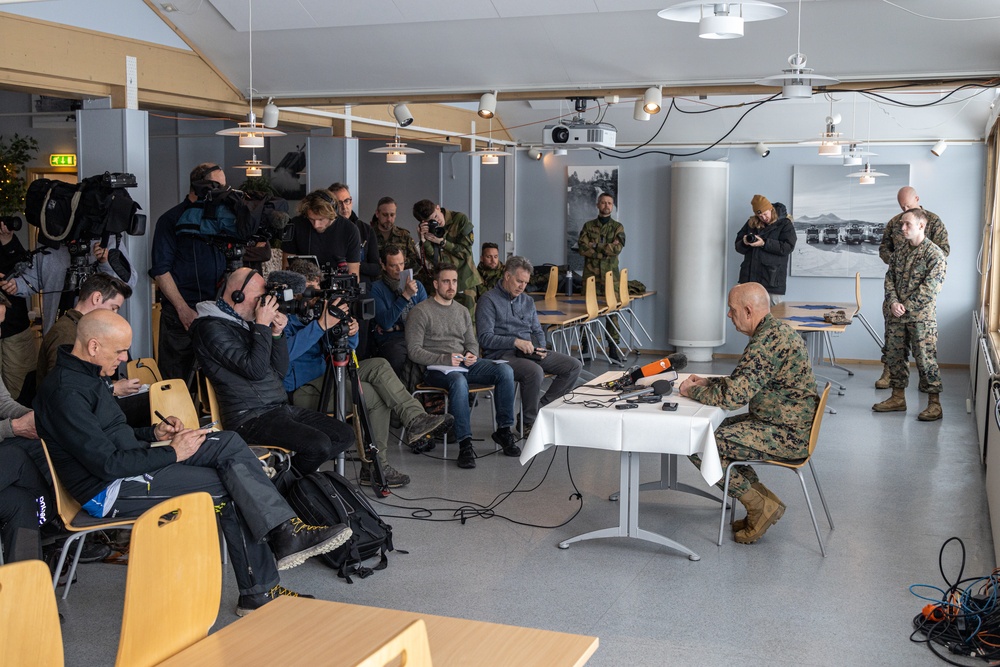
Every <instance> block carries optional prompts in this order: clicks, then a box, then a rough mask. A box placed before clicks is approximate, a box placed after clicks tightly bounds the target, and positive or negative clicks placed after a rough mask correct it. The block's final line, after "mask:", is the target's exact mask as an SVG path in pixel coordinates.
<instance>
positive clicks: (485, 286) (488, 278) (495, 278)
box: [476, 262, 503, 299]
mask: <svg viewBox="0 0 1000 667" xmlns="http://www.w3.org/2000/svg"><path fill="white" fill-rule="evenodd" d="M476 270H477V271H479V277H480V278H482V279H483V282H482V284H481V285H476V298H477V299H478V298H479V297H481V296H482V295H484V294H486V293H487V292H489V291H490V290H491V289H493V287H494V286H495V285H496V284H497V283H498V282H500V276H502V275H503V264H500V265H499V266H497V268H495V269H490V268H487V267H486V266H485V265H484V264H483V263H482V262H479V266H477V267H476Z"/></svg>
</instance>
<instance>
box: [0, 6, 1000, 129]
mask: <svg viewBox="0 0 1000 667" xmlns="http://www.w3.org/2000/svg"><path fill="white" fill-rule="evenodd" d="M157 4H159V3H157ZM171 4H172V5H174V6H175V7H176V8H177V10H178V11H175V12H172V13H168V14H166V16H167V17H168V18H169V19H170V20H171V21H172V22H173V23H174V24H175V25H176V26H177V28H178V29H179V30H180V31H181V32H182V33H183V34H184V35H185V36H186V37H187V39H189V40H190V41H191V42H192V43H193V44H195V45H196V46H197V48H198V49H199V50H200V51H201V52H202V53H203V54H204V55H205V57H206V58H207V59H209V60H210V61H211V62H212V63H213V64H214V65H215V66H216V67H217V68H218V69H219V70H220V71H221V72H222V73H223V74H224V75H225V76H227V77H228V78H229V79H230V80H231V81H232V82H233V83H234V85H236V86H237V87H239V88H240V89H243V90H246V89H247V88H248V87H249V78H250V66H249V61H248V56H249V52H250V46H249V41H250V33H249V32H248V27H249V24H250V22H249V11H248V9H249V6H250V5H249V0H171ZM671 4H676V2H675V0H363V1H359V0H253V6H252V11H253V14H252V17H253V85H254V88H255V90H256V95H259V96H274V97H276V98H278V101H279V103H280V98H282V97H286V98H290V97H295V98H301V97H312V96H320V97H321V96H337V97H345V96H347V97H350V96H371V95H376V96H385V97H386V99H387V100H392V101H397V100H406V99H407V98H408V97H413V96H417V95H420V94H428V93H446V94H449V95H450V96H454V97H455V98H456V99H465V100H468V99H470V96H478V95H479V94H480V93H482V92H484V91H486V90H491V89H497V90H499V99H500V106H499V109H498V116H499V118H501V119H503V122H504V125H506V126H507V127H513V126H521V125H525V127H524V128H523V129H521V128H515V129H513V130H511V133H512V135H513V136H515V137H516V138H518V139H520V140H522V141H524V142H526V143H527V142H531V141H536V142H537V139H538V135H539V134H540V130H539V128H538V127H536V126H537V125H538V124H540V123H544V121H545V119H547V118H549V117H553V116H557V115H559V110H558V108H557V109H554V110H553V109H545V108H533V106H532V105H530V104H528V103H527V102H525V101H509V100H508V101H506V102H505V101H504V93H505V91H507V92H508V93H510V92H512V91H519V92H532V91H552V90H560V91H567V92H566V95H567V96H570V95H571V92H570V91H572V90H577V89H588V90H590V89H594V88H608V89H614V88H636V87H645V86H648V85H656V84H659V85H666V86H678V85H683V86H704V85H721V84H752V82H753V81H755V80H757V79H760V78H762V77H765V76H769V75H772V74H778V73H780V71H781V69H783V68H786V67H788V65H787V58H788V56H789V55H790V54H792V53H794V52H795V51H796V25H797V21H798V20H799V10H798V3H797V2H783V1H778V2H776V3H775V4H779V5H781V6H783V7H785V8H786V9H787V10H788V14H787V15H785V16H784V17H782V18H779V19H774V20H770V21H760V22H753V23H747V25H746V36H745V37H743V38H742V39H735V40H704V39H700V38H699V37H698V35H697V25H695V24H689V23H677V22H673V21H665V20H662V19H659V18H658V17H657V16H656V12H657V11H658V10H659V9H662V8H664V7H666V6H669V5H671ZM70 7H72V11H69V8H70ZM125 8H127V12H126V11H125ZM904 8H905V9H904ZM906 10H910V11H906ZM3 11H12V12H16V13H22V14H26V15H31V16H36V17H38V18H44V19H47V20H53V21H57V22H63V23H70V24H74V25H75V24H78V23H83V20H82V19H81V18H80V17H81V16H86V17H87V23H86V24H85V25H84V27H89V28H92V29H101V28H94V26H93V24H95V23H96V24H97V25H101V26H104V28H103V29H104V30H105V31H107V32H113V33H114V34H124V35H125V36H129V37H133V38H136V39H146V40H147V41H154V42H159V43H165V42H166V41H167V40H168V39H169V38H168V36H167V35H165V34H164V33H163V32H162V31H161V30H160V29H158V28H157V26H156V21H155V20H151V18H152V19H155V14H154V12H153V11H152V10H150V9H149V8H148V7H146V5H145V4H144V3H143V2H142V0H48V1H45V2H31V3H26V4H19V5H7V6H4V8H3ZM910 12H916V13H918V14H924V15H927V16H932V17H936V19H941V20H935V19H932V18H921V17H918V16H915V15H914V14H913V13H910ZM138 15H143V18H141V19H139V18H135V19H134V20H130V21H122V20H120V17H122V16H138ZM944 19H947V20H944ZM969 19H975V20H969ZM801 24H802V32H801V50H802V52H803V53H805V54H806V55H807V56H808V59H809V62H808V66H810V67H813V68H814V69H815V70H816V72H817V73H818V74H823V75H827V76H834V77H837V78H839V79H841V80H842V81H844V82H861V81H891V80H899V79H921V80H934V79H938V78H944V79H949V78H955V77H966V76H970V77H985V76H993V75H995V74H996V73H997V72H998V70H1000V40H998V39H997V34H998V33H1000V2H998V1H997V0H961V1H958V0H953V1H952V2H941V1H940V0H894V2H888V1H886V0H809V1H806V2H803V3H802V5H801ZM160 26H161V27H162V24H160ZM167 32H169V30H168V31H167ZM172 39H174V40H176V38H175V37H174V38H172ZM171 45H174V44H171ZM141 68H142V64H141V63H140V77H141ZM951 87H952V86H951V85H950V84H949V85H942V86H940V90H941V91H945V90H950V89H951ZM774 91H775V89H767V88H763V87H762V88H760V95H759V98H763V97H765V96H767V95H769V94H771V93H773V92H774ZM975 92H977V91H975V90H973V91H968V92H962V93H959V94H957V95H955V96H953V97H952V98H950V99H949V101H950V102H954V104H949V105H944V106H940V107H933V108H929V109H926V110H923V111H919V112H914V111H909V110H905V109H903V108H901V107H899V106H896V105H893V104H888V103H885V101H880V103H879V104H878V105H875V108H874V109H873V111H872V113H871V119H872V134H873V137H880V138H883V139H887V140H924V139H931V138H934V137H937V136H950V137H955V138H965V139H974V138H981V137H982V134H983V126H984V123H985V119H986V115H987V114H988V109H989V105H990V103H991V102H992V101H993V95H992V91H987V92H986V93H984V94H981V95H979V96H978V97H976V98H974V99H971V100H970V99H969V97H970V96H971V95H972V94H973V93H975ZM892 97H893V98H894V99H897V100H899V99H906V100H907V101H911V102H912V101H917V100H924V101H929V100H932V99H935V98H936V97H940V94H935V95H932V96H931V97H929V98H928V97H923V98H918V97H916V96H914V95H901V94H893V95H892ZM836 98H837V99H838V100H840V101H838V102H837V106H838V110H839V111H840V113H841V114H842V115H843V116H844V119H845V121H844V124H842V126H841V128H840V129H842V130H844V131H846V132H848V133H852V132H853V133H854V134H855V135H857V134H858V133H857V131H856V130H854V127H853V125H852V124H851V119H852V116H854V115H855V113H856V115H857V119H858V121H857V124H858V126H859V127H860V128H861V132H860V134H861V137H862V138H864V136H865V135H866V132H865V130H866V129H867V113H868V105H869V102H868V101H867V100H866V99H861V100H859V101H857V102H856V103H855V101H854V96H853V95H851V94H847V93H838V94H837V95H836ZM689 100H690V101H687V102H679V105H680V106H681V107H682V108H687V109H696V108H707V107H706V106H705V105H706V104H709V105H718V104H721V103H723V102H724V100H722V99H721V98H717V97H714V96H712V97H709V98H708V99H707V100H702V101H699V100H698V99H697V97H696V96H694V97H691V98H689ZM742 101H745V99H744V100H742ZM534 106H535V107H538V106H544V105H534ZM745 110H746V109H745V108H743V109H739V110H733V111H725V112H719V113H713V114H705V116H706V117H711V123H706V122H698V120H697V119H694V118H687V117H682V116H681V114H679V113H677V112H674V116H675V117H672V118H671V119H670V121H669V122H668V123H667V126H666V127H665V129H664V133H663V134H661V135H660V136H659V137H658V138H657V143H670V142H674V143H681V144H683V143H692V142H693V143H697V142H702V141H709V140H714V139H717V138H718V137H719V136H720V135H721V131H720V128H723V129H728V128H729V126H731V125H732V124H733V123H735V121H736V119H737V118H738V116H739V115H740V114H741V113H742V112H743V111H745ZM765 110H766V111H767V113H765ZM773 110H778V111H773ZM564 111H567V112H568V111H569V109H568V108H565V107H564ZM828 112H829V101H828V100H826V99H824V98H823V96H822V95H815V96H814V97H813V100H811V101H807V102H805V103H802V102H792V101H787V100H786V101H783V102H781V103H780V105H779V104H769V105H767V107H766V108H765V109H761V110H759V111H756V112H754V113H751V114H750V115H749V116H748V117H747V119H746V120H745V121H744V122H743V124H741V125H740V126H739V127H738V128H737V131H736V132H734V134H733V135H731V136H730V137H729V138H728V139H729V140H730V141H750V140H753V139H755V138H757V137H763V138H768V139H770V140H772V141H794V140H801V139H808V138H811V137H812V136H814V135H815V134H816V133H818V132H819V131H821V130H822V123H823V118H824V117H825V116H826V114H827V113H828ZM596 114H597V111H596V110H594V111H592V112H591V113H590V114H589V116H591V117H596ZM662 117H663V115H662V114H661V115H660V116H654V117H653V121H652V122H650V123H638V122H636V121H633V120H631V104H621V105H619V106H617V107H612V109H611V110H609V112H608V114H607V118H606V120H609V121H610V122H612V123H614V124H616V125H617V126H618V128H619V141H621V142H623V143H637V142H640V141H645V140H646V139H648V138H649V137H650V135H652V134H653V133H654V132H655V129H656V127H658V125H659V122H661V121H662ZM766 118H772V120H770V121H766V120H765V119H766ZM777 118H780V120H774V119H777ZM387 120H388V118H387ZM418 124H419V120H418ZM709 126H710V128H709ZM684 128H687V130H686V131H685V129H684ZM483 129H484V128H483V126H482V125H480V126H479V130H480V131H482V130H483ZM772 135H773V136H772Z"/></svg>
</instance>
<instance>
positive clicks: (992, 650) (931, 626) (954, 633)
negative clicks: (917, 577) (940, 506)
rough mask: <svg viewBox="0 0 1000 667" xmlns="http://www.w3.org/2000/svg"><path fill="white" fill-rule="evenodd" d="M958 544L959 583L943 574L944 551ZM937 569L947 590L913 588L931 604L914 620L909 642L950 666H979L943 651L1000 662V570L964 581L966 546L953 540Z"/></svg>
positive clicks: (949, 540) (912, 587)
mask: <svg viewBox="0 0 1000 667" xmlns="http://www.w3.org/2000/svg"><path fill="white" fill-rule="evenodd" d="M953 541H954V542H957V543H958V545H959V546H960V547H961V548H962V562H961V566H960V567H959V570H958V578H957V579H956V581H954V582H952V581H949V579H948V576H947V575H946V574H945V572H944V564H943V562H942V559H943V557H944V550H945V547H947V546H948V544H949V543H950V542H953ZM938 569H939V570H940V572H941V577H942V579H944V582H945V584H947V586H948V587H947V588H945V589H942V588H940V587H938V586H933V585H931V584H913V585H911V586H910V592H911V593H913V594H914V595H915V596H917V597H918V598H920V599H922V600H927V602H928V604H927V605H926V606H925V607H924V608H923V610H922V611H921V612H920V613H919V614H917V615H916V616H915V617H914V618H913V627H914V630H913V633H912V634H911V635H910V641H912V642H916V643H921V644H926V645H927V648H928V649H929V650H930V652H931V653H933V654H934V655H936V656H937V657H939V658H941V660H943V661H944V662H946V663H948V664H949V665H959V666H963V665H969V664H978V663H974V662H971V661H968V660H967V661H965V662H956V661H954V660H953V659H951V658H949V657H948V656H947V655H946V654H945V651H942V650H941V648H939V647H944V648H945V649H947V651H948V652H950V653H952V654H954V655H955V656H966V657H969V658H978V659H980V660H985V661H997V660H1000V606H998V604H997V595H998V591H997V588H998V586H1000V569H995V570H993V572H992V573H990V574H989V575H988V576H985V577H976V578H970V579H962V574H963V572H964V571H965V544H964V543H963V542H962V540H961V539H959V538H958V537H951V538H948V539H947V540H945V542H944V544H942V545H941V551H940V552H938ZM917 590H926V591H933V592H934V593H936V594H939V595H940V597H937V598H935V597H930V596H929V595H922V594H920V593H918V592H917Z"/></svg>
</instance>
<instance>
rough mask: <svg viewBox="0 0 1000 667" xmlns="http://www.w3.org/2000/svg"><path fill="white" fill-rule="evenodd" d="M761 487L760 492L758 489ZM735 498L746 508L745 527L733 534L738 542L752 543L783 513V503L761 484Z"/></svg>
mask: <svg viewBox="0 0 1000 667" xmlns="http://www.w3.org/2000/svg"><path fill="white" fill-rule="evenodd" d="M761 488H763V490H764V492H763V493H762V492H761V491H760V490H759V489H761ZM737 500H739V501H740V503H742V504H743V506H744V507H745V508H746V509H747V518H746V528H744V529H743V530H741V531H739V532H738V533H736V534H735V535H734V536H733V539H735V540H736V541H737V542H739V543H740V544H753V543H754V542H756V541H757V540H759V539H760V538H761V537H763V536H764V533H766V532H767V529H768V528H770V527H771V526H772V525H774V524H775V523H776V522H777V521H778V519H780V518H781V515H782V514H784V513H785V504H784V503H783V502H781V500H778V499H777V496H775V495H774V494H773V493H771V492H769V491H768V490H767V487H765V486H764V485H763V484H761V485H760V486H759V487H758V488H754V487H752V486H751V487H750V490H749V491H747V492H746V493H744V494H743V495H742V496H740V497H739V498H738V499H737Z"/></svg>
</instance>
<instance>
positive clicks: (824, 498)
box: [809, 459, 833, 530]
mask: <svg viewBox="0 0 1000 667" xmlns="http://www.w3.org/2000/svg"><path fill="white" fill-rule="evenodd" d="M809 470H810V472H812V476H813V481H814V482H815V483H816V490H817V491H818V492H819V500H820V502H822V503H823V511H824V512H826V520H827V521H828V522H830V530H833V517H832V516H830V507H829V506H828V505H827V504H826V496H824V495H823V487H822V486H820V484H819V477H817V476H816V468H814V467H813V462H812V459H809Z"/></svg>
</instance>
